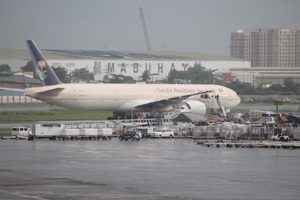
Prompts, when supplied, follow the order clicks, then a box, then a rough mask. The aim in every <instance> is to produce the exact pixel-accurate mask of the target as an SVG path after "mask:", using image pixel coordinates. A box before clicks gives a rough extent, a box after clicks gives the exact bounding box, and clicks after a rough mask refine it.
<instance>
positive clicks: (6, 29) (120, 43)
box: [0, 0, 300, 55]
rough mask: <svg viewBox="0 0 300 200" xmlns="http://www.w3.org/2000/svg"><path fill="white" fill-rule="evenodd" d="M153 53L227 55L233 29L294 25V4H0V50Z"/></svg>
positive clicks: (238, 0) (297, 5) (186, 0)
mask: <svg viewBox="0 0 300 200" xmlns="http://www.w3.org/2000/svg"><path fill="white" fill-rule="evenodd" d="M140 6H142V7H143V10H144V15H145V18H146V23H147V27H148V33H149V37H150V42H151V45H152V49H153V50H163V51H167V50H170V51H188V52H206V53H214V54H223V55H229V52H230V49H229V45H230V33H231V32H233V31H236V30H238V29H248V28H264V27H266V28H274V27H275V28H277V27H300V12H299V10H300V1H299V0H24V1H23V0H0V48H26V46H25V40H26V39H34V40H35V41H36V43H37V44H38V46H39V47H40V48H43V49H100V50H107V49H111V50H145V49H146V47H145V41H144V35H143V30H142V25H141V20H140V18H139V7H140Z"/></svg>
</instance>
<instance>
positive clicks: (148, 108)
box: [25, 40, 240, 115]
mask: <svg viewBox="0 0 300 200" xmlns="http://www.w3.org/2000/svg"><path fill="white" fill-rule="evenodd" d="M26 43H27V48H28V51H29V53H30V56H31V58H32V61H33V64H34V66H35V70H36V73H37V75H38V78H39V79H40V80H41V81H42V83H43V86H40V87H33V88H27V89H25V95H27V96H30V97H32V98H35V99H39V100H41V101H44V102H47V103H49V104H53V105H57V106H60V107H65V108H69V109H77V110H93V111H120V112H125V111H131V112H133V111H138V112H151V113H154V112H165V111H172V110H174V109H178V108H179V109H183V110H188V111H189V112H193V113H197V114H201V115H205V114H206V110H207V108H210V107H211V103H210V100H211V99H214V98H215V99H217V101H218V102H219V103H218V105H220V107H221V108H222V110H223V111H224V112H225V111H226V112H228V111H230V108H233V107H235V106H237V105H238V104H239V103H240V97H239V96H238V95H237V93H236V92H235V91H233V90H231V89H229V88H227V87H224V86H221V85H209V84H180V85H176V84H104V83H93V84H88V83H76V84H74V83H62V82H61V81H60V80H59V78H58V77H57V75H56V74H55V72H54V70H53V69H52V67H51V66H50V65H49V64H48V63H47V61H46V59H45V58H44V56H43V55H42V53H41V51H40V50H39V48H38V47H37V46H36V44H35V43H34V41H32V40H27V41H26Z"/></svg>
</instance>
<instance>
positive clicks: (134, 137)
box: [119, 131, 141, 141]
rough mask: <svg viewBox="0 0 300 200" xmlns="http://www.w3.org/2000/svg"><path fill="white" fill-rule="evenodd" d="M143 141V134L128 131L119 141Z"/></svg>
mask: <svg viewBox="0 0 300 200" xmlns="http://www.w3.org/2000/svg"><path fill="white" fill-rule="evenodd" d="M140 139H141V134H140V133H137V132H136V131H126V132H124V133H122V134H121V135H120V136H119V140H120V141H122V140H126V141H127V140H132V141H134V140H137V141H139V140H140Z"/></svg>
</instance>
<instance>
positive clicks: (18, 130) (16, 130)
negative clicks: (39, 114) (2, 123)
mask: <svg viewBox="0 0 300 200" xmlns="http://www.w3.org/2000/svg"><path fill="white" fill-rule="evenodd" d="M11 135H12V136H15V137H16V138H19V139H28V138H29V137H30V136H32V131H31V128H28V127H13V128H12V131H11Z"/></svg>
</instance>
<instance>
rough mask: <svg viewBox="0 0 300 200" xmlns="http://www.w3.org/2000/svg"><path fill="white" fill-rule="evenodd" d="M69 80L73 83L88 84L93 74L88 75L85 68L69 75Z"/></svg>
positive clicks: (92, 78)
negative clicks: (81, 82)
mask: <svg viewBox="0 0 300 200" xmlns="http://www.w3.org/2000/svg"><path fill="white" fill-rule="evenodd" d="M71 79H72V80H73V82H75V83H78V82H80V81H84V82H90V80H94V74H93V73H90V72H89V71H88V70H87V69H85V68H80V69H75V70H74V71H72V73H71Z"/></svg>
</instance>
